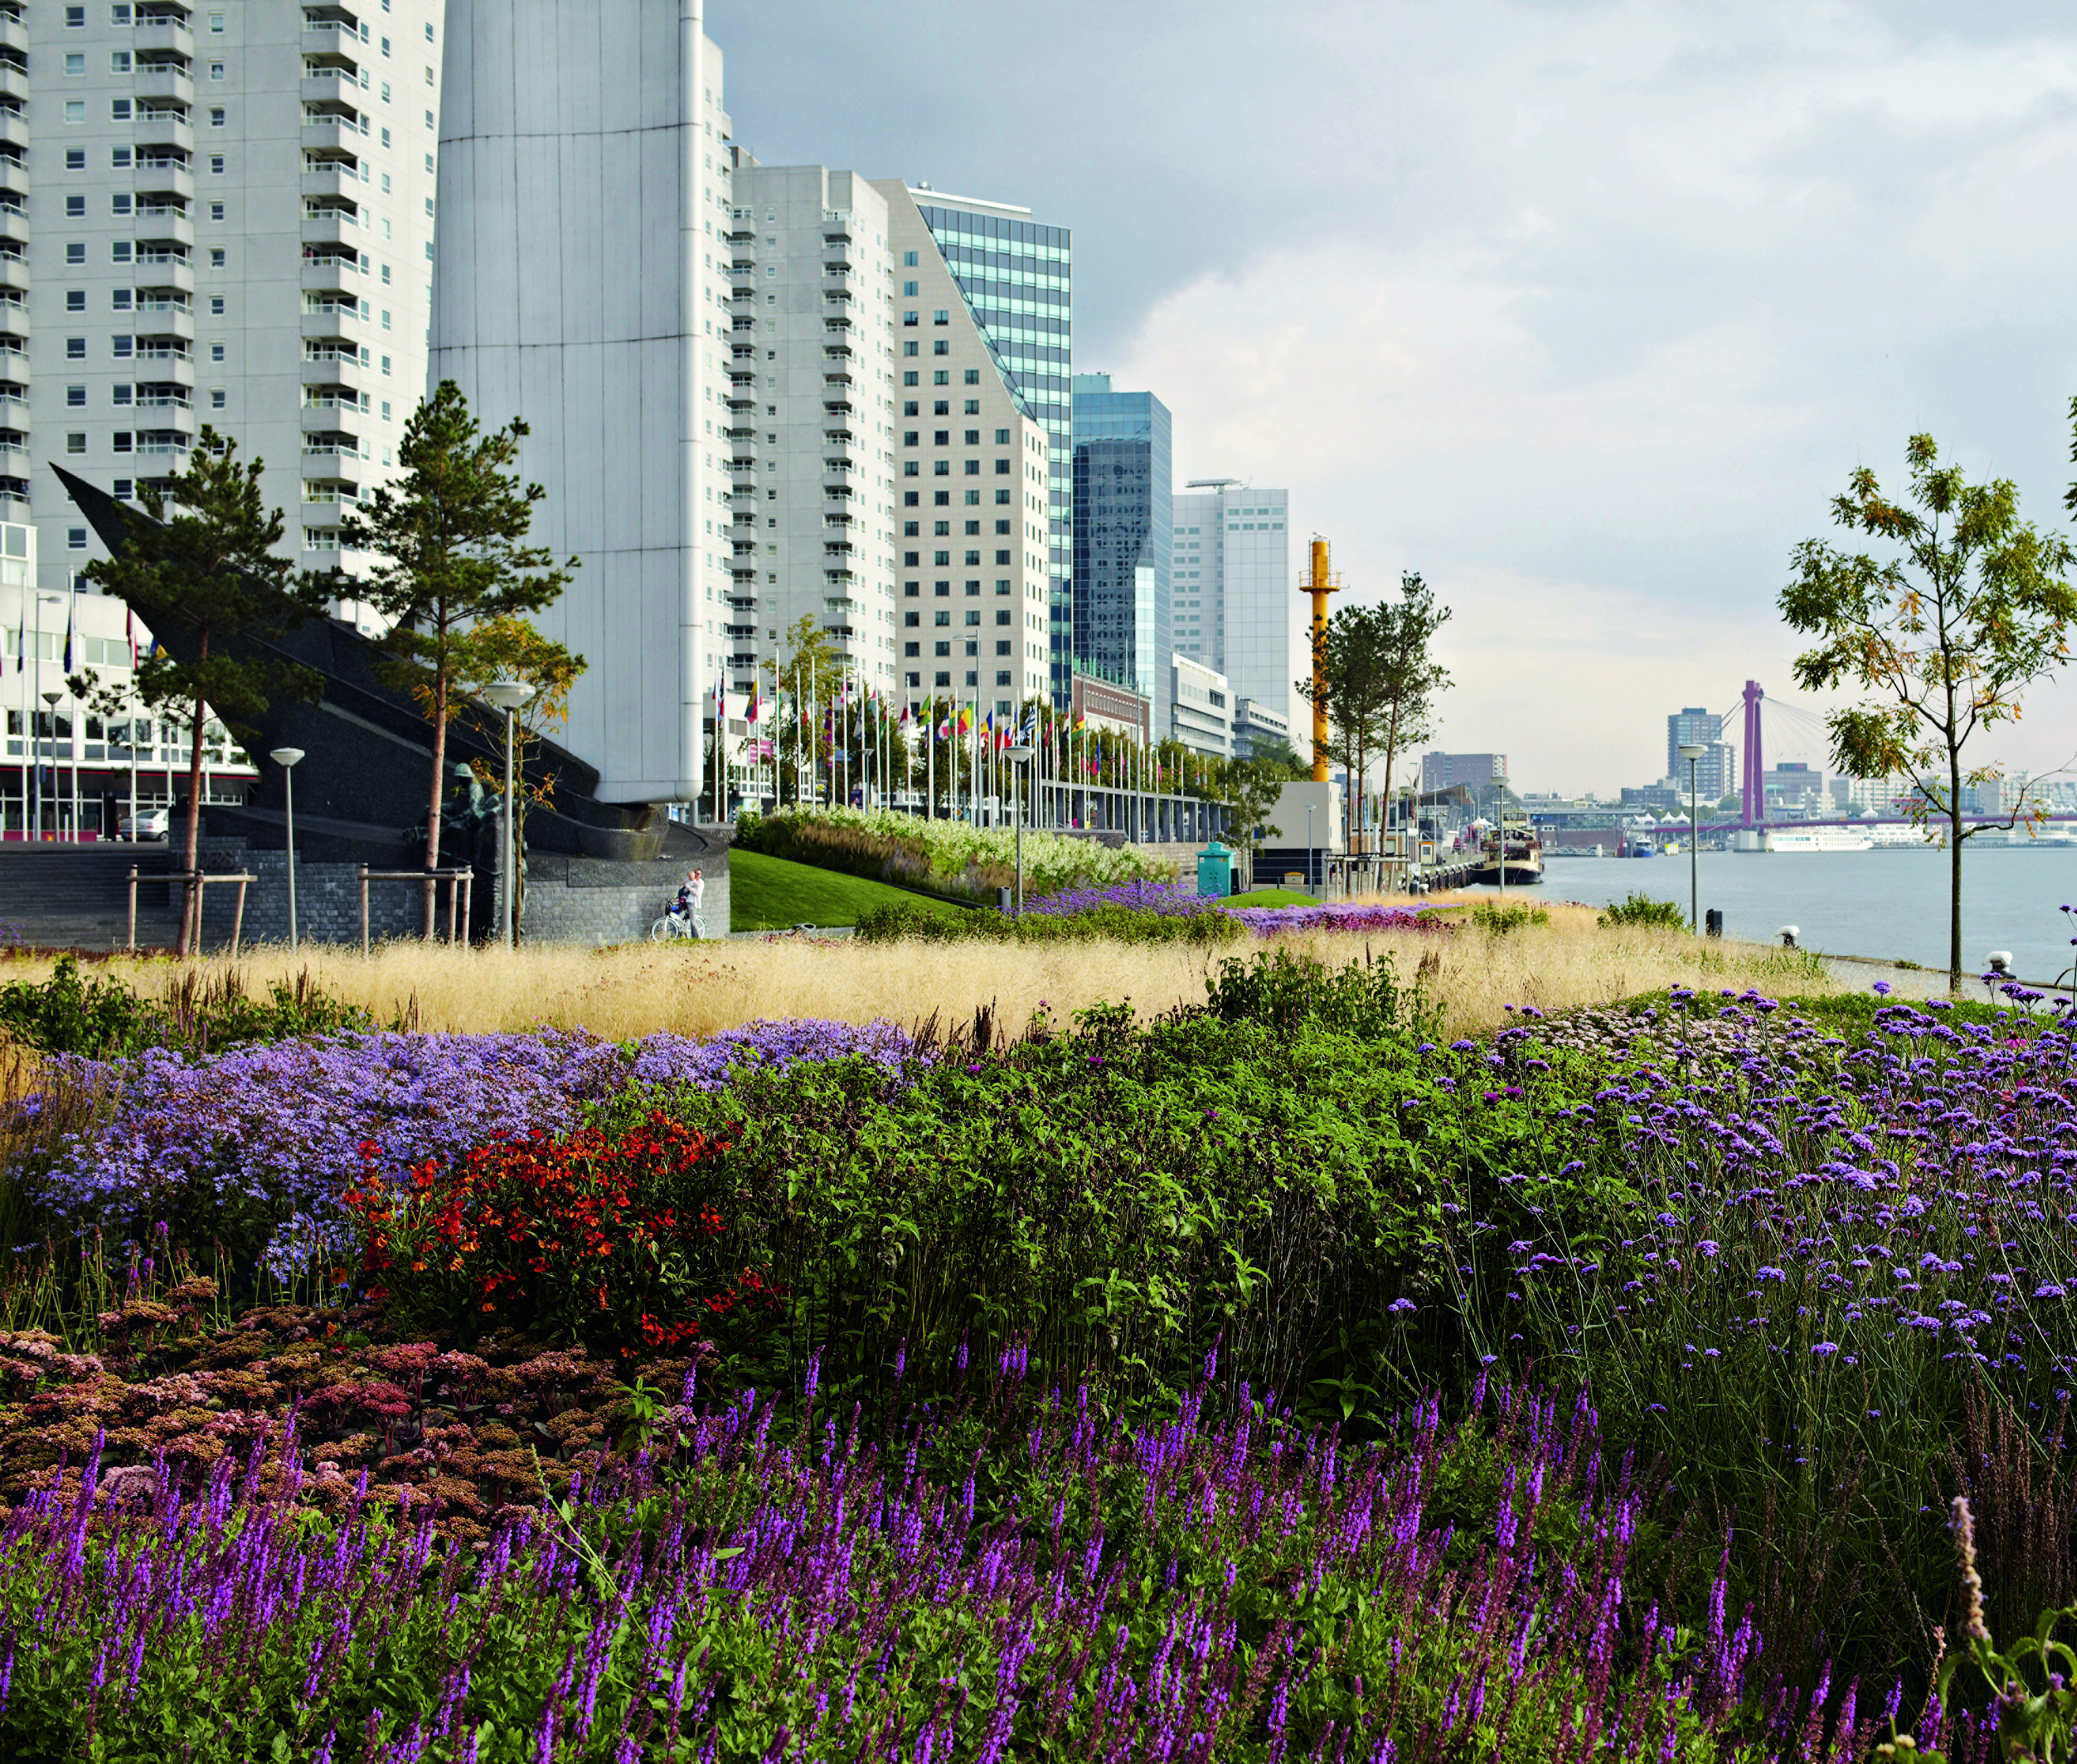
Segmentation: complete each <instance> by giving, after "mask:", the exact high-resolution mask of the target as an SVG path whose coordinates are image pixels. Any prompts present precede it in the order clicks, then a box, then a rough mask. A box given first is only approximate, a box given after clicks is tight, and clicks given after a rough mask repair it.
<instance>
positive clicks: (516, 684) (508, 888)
mask: <svg viewBox="0 0 2077 1764" xmlns="http://www.w3.org/2000/svg"><path fill="white" fill-rule="evenodd" d="M483 696H484V697H485V698H487V699H489V701H490V702H491V703H492V704H493V705H495V706H496V707H497V709H500V710H502V711H503V712H504V713H505V837H504V838H502V839H501V840H500V841H499V842H498V854H497V859H498V868H499V869H500V870H502V872H504V874H503V875H502V876H500V877H499V879H498V880H500V882H501V883H502V884H503V893H504V896H505V903H504V910H503V911H502V913H501V914H500V917H502V919H503V920H504V922H505V946H506V948H507V949H508V950H509V949H510V948H511V947H512V946H513V944H514V942H515V941H516V940H517V937H518V895H519V891H518V888H517V887H516V886H515V885H514V884H516V883H517V882H518V874H517V869H518V862H519V838H518V822H517V820H516V818H515V817H514V814H513V813H512V809H513V797H512V792H513V788H514V776H513V774H514V765H513V734H512V718H513V714H514V712H515V711H517V710H518V709H519V707H520V706H521V705H523V704H525V703H526V702H527V700H528V699H530V698H531V697H533V696H534V689H533V688H532V687H531V686H530V685H529V684H527V682H526V681H525V680H493V681H491V683H490V684H489V685H488V686H486V687H485V688H484V689H483ZM720 726H721V725H720V722H718V721H717V722H716V723H715V727H716V729H717V730H718V729H719V728H720Z"/></svg>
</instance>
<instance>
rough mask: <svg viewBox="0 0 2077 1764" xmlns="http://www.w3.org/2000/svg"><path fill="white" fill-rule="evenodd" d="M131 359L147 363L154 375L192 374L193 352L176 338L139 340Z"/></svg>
mask: <svg viewBox="0 0 2077 1764" xmlns="http://www.w3.org/2000/svg"><path fill="white" fill-rule="evenodd" d="M135 348H136V354H135V357H134V358H133V359H134V360H138V361H143V362H148V363H149V364H151V368H152V372H154V373H189V374H192V373H193V372H194V368H193V366H192V364H193V362H194V352H193V351H192V350H191V349H189V347H188V346H187V344H186V343H183V342H181V339H179V338H177V337H152V338H148V339H147V338H140V339H138V342H137V343H136V345H135Z"/></svg>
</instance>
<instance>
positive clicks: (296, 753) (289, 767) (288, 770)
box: [267, 747, 303, 955]
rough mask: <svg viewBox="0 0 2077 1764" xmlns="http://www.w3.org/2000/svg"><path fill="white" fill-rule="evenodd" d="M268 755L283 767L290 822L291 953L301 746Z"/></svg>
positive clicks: (293, 950) (293, 949) (292, 948)
mask: <svg viewBox="0 0 2077 1764" xmlns="http://www.w3.org/2000/svg"><path fill="white" fill-rule="evenodd" d="M267 757H268V759H271V760H273V762H274V763H275V764H276V765H277V766H279V767H280V768H281V789H282V791H283V793H284V795H283V797H282V801H283V803H284V805H285V807H286V809H287V818H288V823H289V954H290V955H294V954H295V953H296V945H297V938H296V762H297V761H298V759H302V757H303V750H302V748H300V747H277V748H276V749H274V751H273V752H272V753H270V754H268V755H267Z"/></svg>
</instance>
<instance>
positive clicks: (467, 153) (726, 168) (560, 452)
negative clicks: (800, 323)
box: [398, 0, 871, 802]
mask: <svg viewBox="0 0 2077 1764" xmlns="http://www.w3.org/2000/svg"><path fill="white" fill-rule="evenodd" d="M398 3H399V4H402V0H398ZM446 35H447V60H446V62H445V67H446V80H447V92H448V103H447V109H446V111H445V113H444V114H443V118H442V127H441V135H442V145H441V149H440V151H441V152H442V154H443V156H444V159H443V167H442V188H443V191H444V192H445V195H444V198H443V199H444V200H445V201H446V202H447V205H448V206H449V209H450V210H451V214H450V217H449V220H450V224H448V225H447V226H446V227H443V229H442V230H441V233H440V237H439V261H438V265H437V273H436V274H435V277H434V289H435V302H436V307H435V315H434V333H435V350H434V357H433V369H432V372H433V377H434V378H435V380H438V379H441V378H451V379H452V380H454V381H456V382H457V383H458V384H459V385H460V387H461V389H462V390H463V392H464V393H465V394H467V396H468V400H469V402H470V404H471V406H472V408H473V409H474V410H475V411H476V412H477V414H478V415H479V416H480V417H481V418H482V420H483V421H484V422H485V423H486V424H489V423H498V422H505V421H506V420H508V419H509V418H512V417H514V416H518V417H523V418H525V419H526V420H527V422H528V423H529V424H530V425H531V430H532V433H531V435H530V436H529V437H528V439H527V441H526V443H524V446H523V448H522V459H521V468H522V472H523V473H524V474H525V476H527V478H529V479H531V480H535V481H539V483H540V484H541V485H543V487H544V488H545V489H546V490H547V499H546V501H545V502H544V503H543V505H541V507H540V509H539V511H538V512H537V514H536V518H535V524H534V531H535V535H537V536H538V538H539V540H540V541H541V543H544V544H546V545H547V546H549V547H552V548H553V550H554V551H556V553H557V554H558V555H569V554H572V553H574V554H575V555H576V556H577V557H578V558H579V559H580V560H581V564H582V568H580V569H579V570H578V572H577V573H576V580H574V581H573V582H572V584H571V585H570V587H569V589H568V591H567V592H566V593H564V596H563V597H562V599H561V600H560V601H559V602H558V603H557V604H556V606H555V607H554V608H552V609H551V610H550V611H549V612H548V613H547V614H544V615H543V617H542V618H541V619H540V620H539V622H540V624H541V625H542V626H543V629H544V630H547V633H548V634H550V635H551V636H552V637H555V638H556V639H558V640H560V642H563V643H567V644H568V645H569V646H570V647H572V649H574V650H576V651H578V652H579V653H580V654H581V655H583V656H584V657H585V660H586V662H587V663H588V664H589V666H588V668H587V670H586V672H585V673H584V674H583V676H581V678H580V679H579V680H578V681H577V684H576V689H575V691H574V692H573V693H572V695H571V705H570V718H569V722H568V726H567V728H566V730H565V731H564V736H563V738H564V741H565V742H566V743H567V744H568V747H570V748H571V749H572V751H574V752H576V753H577V754H578V755H581V757H583V758H584V759H586V760H588V761H589V762H590V763H592V764H593V765H595V766H597V768H599V772H600V775H601V776H600V783H599V787H598V793H599V795H600V796H601V797H603V798H605V799H606V800H607V801H647V802H663V801H693V800H696V799H697V797H698V795H699V792H700V782H701V776H702V774H703V772H704V771H705V770H706V766H705V760H704V754H703V744H704V738H705V725H706V717H707V714H708V712H709V709H710V706H711V705H712V703H713V695H714V692H715V690H716V689H717V688H718V686H719V685H720V684H721V683H722V680H724V678H726V676H727V673H728V671H729V669H730V667H731V665H732V658H733V657H734V655H736V654H737V653H739V652H743V653H747V651H740V649H739V642H740V639H739V634H737V633H732V632H731V630H730V626H743V625H746V624H747V625H750V626H752V627H753V628H761V627H757V626H756V625H755V619H754V618H744V617H743V616H741V614H742V613H743V612H744V611H747V610H748V609H739V606H738V605H737V602H738V601H739V600H741V599H744V598H747V594H746V593H739V589H747V586H748V585H749V582H748V581H747V580H739V578H738V576H736V574H735V565H736V564H737V563H738V562H739V558H738V555H737V548H738V544H739V541H738V539H737V538H736V536H735V535H736V532H737V528H736V525H735V522H736V517H737V515H738V514H741V513H743V512H747V506H748V505H747V501H745V502H742V503H739V502H738V501H737V500H736V499H735V495H734V489H735V476H734V475H733V471H732V462H733V461H735V460H737V459H739V458H742V459H754V458H755V457H756V456H755V454H746V453H744V452H743V451H741V450H742V446H743V443H748V442H751V441H753V439H754V438H755V436H756V435H760V434H764V433H774V432H776V431H774V430H772V429H771V428H770V426H769V423H768V410H767V407H768V406H773V405H776V403H777V402H778V401H777V400H776V398H772V397H767V396H765V395H764V394H765V393H766V391H767V389H766V388H765V387H764V385H759V384H751V383H749V382H751V381H757V380H761V379H762V378H763V377H764V373H765V372H766V371H767V368H766V365H765V364H760V365H758V366H756V367H755V368H753V367H752V365H751V363H750V362H749V361H748V360H739V358H738V356H737V355H736V351H737V349H738V348H739V347H745V346H752V347H754V346H755V339H756V337H757V335H758V325H759V320H760V316H761V315H762V314H764V313H765V312H766V311H768V310H770V311H772V312H773V313H775V314H776V310H777V309H776V306H774V307H772V308H769V309H768V308H767V306H766V305H765V302H764V288H763V287H762V285H761V281H752V280H747V279H742V278H738V277H735V274H734V265H735V261H736V256H737V252H736V249H735V248H736V246H737V245H738V244H739V243H743V241H741V240H739V239H737V238H736V236H735V235H736V234H737V232H738V231H739V223H738V222H737V220H736V209H737V206H738V202H737V199H736V194H735V177H736V175H737V174H736V172H735V158H736V153H735V148H734V145H733V144H732V142H731V140H730V127H729V119H728V115H727V113H726V111H725V110H723V109H722V56H721V52H720V51H719V50H718V48H715V47H714V44H712V43H710V42H709V41H708V40H707V38H706V31H705V30H704V28H703V26H702V18H701V0H615V3H614V4H613V5H610V6H603V7H599V6H575V5H569V6H543V5H540V4H538V3H535V0H448V5H447V31H446ZM751 261H754V258H753V259H752V260H751ZM773 291H774V292H776V288H775V289H774V290H773ZM769 366H771V367H775V368H776V366H777V364H776V363H772V364H769ZM760 420H764V421H766V422H767V426H766V427H765V428H764V429H761V430H760V428H759V426H758V423H759V422H760ZM848 432H849V439H846V440H843V441H841V442H830V443H827V445H826V449H825V451H824V454H823V457H824V458H826V459H827V460H843V461H844V462H845V464H846V465H847V467H848V468H849V469H848V472H846V473H843V474H838V475H843V476H850V477H851V478H852V479H853V480H854V481H855V479H856V478H859V477H863V476H868V472H867V470H866V468H867V467H868V465H869V464H870V463H871V453H870V450H869V448H868V447H867V446H866V445H865V444H864V443H865V442H866V441H867V440H868V439H870V437H871V431H870V429H869V428H868V429H866V430H864V434H863V435H861V434H860V430H859V426H858V425H856V424H852V425H851V426H850V429H849V431H848ZM763 476H764V474H762V473H760V474H759V475H758V479H759V480H761V479H762V477H763ZM752 481H755V480H746V483H747V482H752ZM760 530H761V531H762V532H764V533H771V532H772V531H774V529H772V528H763V529H760ZM740 543H744V544H755V545H764V544H768V543H772V541H771V540H769V539H760V540H757V541H755V542H752V541H749V540H747V539H745V540H743V541H742V542H740ZM744 555H745V558H746V559H747V556H748V555H751V554H750V553H748V552H746V553H745V554H744ZM771 555H772V554H771V553H769V552H765V553H764V554H762V557H760V563H761V562H762V561H763V559H764V558H768V557H770V556H771ZM761 573H763V574H764V575H767V576H768V575H770V574H771V573H772V572H771V571H769V570H768V569H767V570H763V571H762V572H761ZM751 579H752V580H754V578H751Z"/></svg>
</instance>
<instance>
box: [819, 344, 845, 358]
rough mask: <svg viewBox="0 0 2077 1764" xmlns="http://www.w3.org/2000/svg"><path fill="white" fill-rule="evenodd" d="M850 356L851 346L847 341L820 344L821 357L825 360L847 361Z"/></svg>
mask: <svg viewBox="0 0 2077 1764" xmlns="http://www.w3.org/2000/svg"><path fill="white" fill-rule="evenodd" d="M822 359H823V360H826V361H845V362H847V361H849V360H851V345H850V344H849V343H825V344H823V345H822Z"/></svg>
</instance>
